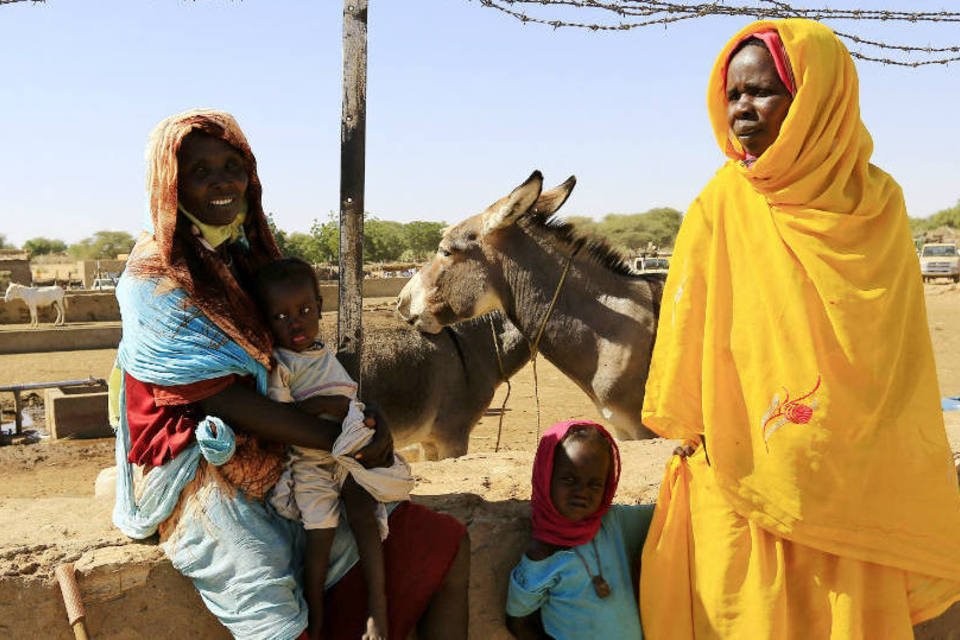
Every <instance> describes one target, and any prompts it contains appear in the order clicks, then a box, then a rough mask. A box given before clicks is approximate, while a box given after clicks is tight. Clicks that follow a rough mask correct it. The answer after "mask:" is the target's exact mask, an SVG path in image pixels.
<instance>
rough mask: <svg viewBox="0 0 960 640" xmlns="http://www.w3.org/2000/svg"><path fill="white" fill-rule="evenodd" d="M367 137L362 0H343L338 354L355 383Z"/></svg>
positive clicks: (359, 344) (359, 352)
mask: <svg viewBox="0 0 960 640" xmlns="http://www.w3.org/2000/svg"><path fill="white" fill-rule="evenodd" d="M366 138H367V0H344V3H343V111H342V114H341V120H340V311H339V312H338V314H337V355H338V357H339V358H340V362H341V363H342V364H343V366H344V367H345V368H346V370H347V372H348V373H349V374H350V375H351V376H352V377H353V379H354V380H356V381H357V383H358V384H360V382H361V380H360V357H361V355H362V352H363V322H362V317H361V316H362V314H363V295H362V287H363V186H364V171H365V164H364V162H365V155H366Z"/></svg>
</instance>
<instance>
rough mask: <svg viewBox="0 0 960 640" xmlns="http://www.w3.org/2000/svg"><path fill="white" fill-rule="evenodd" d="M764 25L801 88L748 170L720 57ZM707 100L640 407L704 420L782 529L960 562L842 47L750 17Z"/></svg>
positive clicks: (892, 556)
mask: <svg viewBox="0 0 960 640" xmlns="http://www.w3.org/2000/svg"><path fill="white" fill-rule="evenodd" d="M771 28H772V29H776V30H777V31H778V32H779V34H780V37H781V39H782V41H783V43H784V47H785V49H786V52H787V56H788V58H789V59H790V62H791V65H792V67H793V71H794V76H795V77H796V80H797V86H798V89H797V94H796V96H795V98H794V101H793V103H792V105H791V107H790V111H789V113H788V115H787V118H786V120H785V121H784V123H783V126H782V128H781V131H780V135H779V137H778V139H777V140H776V141H775V142H774V144H773V145H772V146H771V147H770V148H769V149H767V151H766V152H765V153H763V155H761V156H760V158H759V159H757V161H756V162H755V163H754V164H753V165H752V167H749V168H748V167H746V166H745V165H744V164H743V163H742V162H740V161H739V160H740V158H741V157H742V150H741V149H740V147H739V145H738V143H737V142H736V140H735V139H731V137H730V136H729V134H728V125H727V119H726V98H725V96H724V88H723V79H722V78H721V77H720V74H719V69H720V68H721V67H722V66H723V64H724V63H725V62H726V60H727V58H728V56H729V54H730V52H731V51H732V49H733V48H734V47H735V46H736V44H737V43H738V42H739V41H740V40H741V39H742V38H743V37H745V36H747V35H749V34H750V33H754V32H757V31H761V30H765V29H771ZM708 110H709V114H710V119H711V122H712V123H713V127H714V131H715V134H716V137H717V140H718V142H719V143H720V146H721V148H722V149H723V151H724V153H725V154H726V155H727V156H728V157H729V158H730V161H729V162H728V163H727V164H726V165H724V166H723V167H722V168H721V169H720V171H719V172H718V173H717V174H716V176H715V177H714V178H713V180H712V181H711V182H710V183H709V184H708V185H707V187H706V188H705V189H704V191H703V192H702V193H701V194H700V196H699V197H698V198H697V199H696V201H695V202H694V203H693V205H692V206H691V208H690V210H689V211H688V213H687V215H686V216H685V219H684V221H683V225H682V228H681V231H680V235H679V237H678V240H677V244H676V247H675V254H674V259H673V261H672V264H671V269H670V274H669V276H668V278H667V283H666V288H665V291H664V296H663V306H662V311H661V316H660V322H659V327H658V335H657V341H656V345H655V349H654V354H653V363H652V366H651V370H650V375H649V378H648V382H647V388H646V399H645V405H644V410H643V422H644V424H646V425H647V426H648V427H650V428H651V429H653V430H654V431H656V432H657V433H659V434H661V435H663V436H665V437H669V438H681V439H697V438H699V434H701V433H702V434H705V436H706V447H707V452H708V454H709V459H710V463H711V466H710V472H711V474H712V475H713V477H714V478H715V481H716V486H717V487H718V489H719V491H720V492H721V495H722V496H723V498H724V500H725V501H726V502H727V503H728V504H729V505H730V506H731V508H732V509H733V510H734V511H735V512H736V513H738V514H739V515H740V516H742V517H744V518H747V519H748V520H749V521H750V522H751V523H752V524H756V525H757V526H759V527H761V528H762V529H764V530H766V531H768V532H771V533H773V534H775V535H776V536H780V537H783V538H785V539H786V540H789V541H791V542H794V543H798V544H800V545H805V546H808V547H811V548H812V549H815V550H818V551H822V552H826V553H830V554H836V555H838V556H843V557H844V558H850V559H854V560H858V561H862V562H869V563H876V564H879V565H884V566H886V567H893V568H897V569H900V570H903V571H906V572H916V573H918V574H924V575H926V576H932V577H939V578H944V579H948V580H953V581H956V580H958V579H960V493H958V489H957V478H956V471H955V469H954V467H953V463H952V456H951V452H950V449H949V446H948V443H947V438H946V434H945V430H944V426H943V417H942V413H941V410H940V405H939V392H938V385H937V378H936V371H935V366H934V359H933V352H932V347H931V343H930V337H929V333H928V329H927V322H926V314H925V308H924V298H923V288H922V283H921V279H920V274H919V268H918V265H917V260H916V256H915V255H914V253H913V244H912V242H911V236H910V232H909V227H908V222H907V216H906V211H905V206H904V202H903V196H902V193H901V190H900V187H899V186H898V185H897V184H896V182H895V181H894V180H893V179H892V178H891V177H890V176H888V175H887V174H886V173H884V172H883V171H882V170H880V169H879V168H877V167H875V166H873V165H871V164H870V163H869V159H870V154H871V152H872V141H871V139H870V136H869V134H868V133H867V130H866V128H865V127H864V125H863V123H862V122H861V120H860V113H859V96H858V87H857V78H856V71H855V69H854V66H853V62H852V60H851V58H850V55H849V53H847V51H846V49H845V48H844V47H843V45H842V43H841V42H840V41H839V40H838V39H837V38H836V36H835V35H834V34H833V33H832V32H831V31H830V30H829V29H827V28H826V27H824V26H822V25H820V24H818V23H815V22H812V21H807V20H799V19H793V20H784V21H776V22H758V23H754V24H753V25H750V26H749V27H747V28H745V29H743V30H742V31H741V32H740V33H738V34H737V35H736V36H734V38H732V39H731V41H730V43H728V44H727V46H725V47H724V49H723V50H722V51H721V53H720V56H719V57H718V59H717V63H716V65H715V67H714V71H713V74H712V76H711V80H710V84H709V88H708ZM644 571H646V567H645V568H644ZM958 592H960V589H958ZM644 615H646V614H644Z"/></svg>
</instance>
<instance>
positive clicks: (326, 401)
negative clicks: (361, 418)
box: [297, 396, 350, 420]
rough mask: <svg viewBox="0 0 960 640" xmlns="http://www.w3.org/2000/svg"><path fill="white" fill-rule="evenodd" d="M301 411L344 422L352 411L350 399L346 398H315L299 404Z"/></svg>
mask: <svg viewBox="0 0 960 640" xmlns="http://www.w3.org/2000/svg"><path fill="white" fill-rule="evenodd" d="M297 407H299V408H300V410H301V411H305V412H307V413H309V414H310V415H313V416H321V415H324V416H332V417H334V418H336V419H337V420H343V419H344V418H345V417H346V415H347V411H349V410H350V398H347V397H345V396H313V397H312V398H307V399H306V400H301V401H300V402H298V403H297Z"/></svg>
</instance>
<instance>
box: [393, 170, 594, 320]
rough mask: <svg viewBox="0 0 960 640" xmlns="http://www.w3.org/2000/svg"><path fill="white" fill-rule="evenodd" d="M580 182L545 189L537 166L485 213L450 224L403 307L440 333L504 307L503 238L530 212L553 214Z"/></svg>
mask: <svg viewBox="0 0 960 640" xmlns="http://www.w3.org/2000/svg"><path fill="white" fill-rule="evenodd" d="M575 184H576V178H574V177H573V176H571V177H570V178H568V179H567V180H566V182H564V183H563V184H561V185H560V186H558V187H556V188H554V189H551V190H550V191H542V189H543V175H542V174H541V173H540V172H539V171H534V172H533V173H532V174H531V175H530V177H529V178H527V180H526V182H524V183H523V184H521V185H520V186H519V187H517V188H516V189H514V190H513V191H511V192H510V194H509V195H507V196H505V197H503V198H501V199H500V200H497V201H496V202H495V203H493V204H492V205H490V206H489V207H487V209H486V210H485V211H483V212H482V213H479V214H477V215H474V216H471V217H470V218H467V219H466V220H464V221H462V222H460V223H459V224H457V225H454V226H452V227H448V228H447V229H446V230H445V231H444V233H443V238H442V239H441V240H440V246H439V247H438V249H437V254H436V255H435V256H434V257H433V259H432V260H431V261H430V262H428V263H427V264H426V265H424V266H423V268H422V269H420V271H418V272H417V273H416V275H414V277H413V278H411V280H410V282H408V283H407V285H406V286H405V287H404V288H403V290H402V291H401V292H400V296H399V298H398V300H397V311H398V312H399V313H400V315H401V316H402V317H403V318H404V319H406V321H407V322H409V323H410V324H412V325H414V326H415V327H416V328H417V329H419V330H420V331H424V332H426V333H437V332H439V331H440V330H441V329H442V328H443V327H444V326H446V325H450V324H453V323H455V322H459V321H461V320H466V319H468V318H475V317H477V316H479V315H482V314H484V313H487V312H489V311H493V310H495V309H502V308H503V304H502V302H501V299H500V295H499V294H498V289H500V286H501V285H502V283H503V273H502V271H501V268H500V261H499V260H498V259H497V255H498V251H499V250H498V244H499V241H500V240H502V238H503V235H504V234H505V233H506V232H507V231H508V230H509V229H510V227H511V226H512V225H513V224H514V223H515V222H516V221H517V220H519V219H520V218H522V217H523V216H524V215H527V214H528V213H529V214H532V215H538V216H549V215H551V214H553V213H554V212H555V211H556V210H557V209H559V208H560V206H561V205H562V204H563V203H564V202H565V201H566V200H567V197H568V196H569V195H570V192H571V191H572V190H573V186H574V185H575Z"/></svg>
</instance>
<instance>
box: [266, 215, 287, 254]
mask: <svg viewBox="0 0 960 640" xmlns="http://www.w3.org/2000/svg"><path fill="white" fill-rule="evenodd" d="M267 226H268V227H270V233H272V234H273V239H274V241H275V242H276V243H277V248H278V249H280V254H281V255H284V256H285V255H287V232H286V231H284V230H283V229H281V228H280V227H278V226H277V222H276V220H274V219H273V213H272V212H271V213H268V214H267Z"/></svg>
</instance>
